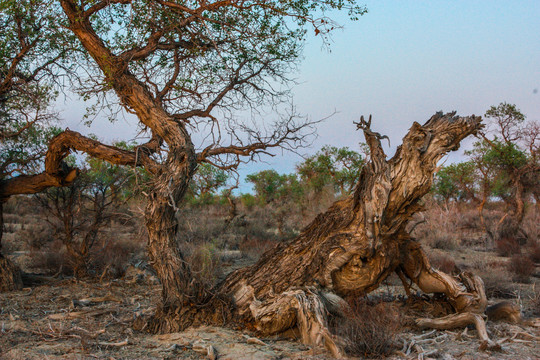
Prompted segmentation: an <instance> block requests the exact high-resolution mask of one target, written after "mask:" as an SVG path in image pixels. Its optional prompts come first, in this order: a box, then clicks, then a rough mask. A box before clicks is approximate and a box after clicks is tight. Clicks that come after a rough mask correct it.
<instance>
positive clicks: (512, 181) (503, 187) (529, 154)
mask: <svg viewBox="0 0 540 360" xmlns="http://www.w3.org/2000/svg"><path fill="white" fill-rule="evenodd" d="M485 116H486V118H488V119H491V122H490V127H489V128H488V131H487V132H482V133H480V136H481V138H482V142H481V143H479V144H477V145H476V147H477V148H478V149H482V157H481V161H479V162H478V163H479V164H482V165H483V166H484V167H489V168H490V169H494V170H496V172H497V176H496V180H495V181H494V183H493V195H496V196H498V197H500V198H501V199H502V200H504V202H505V203H506V204H507V206H508V211H507V212H506V213H505V215H504V216H503V217H502V218H501V220H500V221H499V224H498V231H497V232H498V234H499V237H508V236H510V237H516V236H517V234H518V232H519V228H520V225H521V223H522V221H523V217H524V215H525V203H526V201H527V196H528V194H531V193H533V194H537V193H538V187H539V186H540V182H539V180H538V179H539V174H540V162H539V159H538V152H539V151H538V146H539V141H538V140H539V138H540V136H539V134H540V131H539V128H540V127H539V125H538V122H537V121H530V122H529V123H525V116H524V115H523V114H522V113H521V112H520V110H519V109H517V107H516V106H515V105H512V104H508V103H501V104H499V105H498V106H496V107H495V106H492V107H491V108H490V109H489V110H487V111H486V114H485Z"/></svg>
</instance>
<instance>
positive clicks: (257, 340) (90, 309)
mask: <svg viewBox="0 0 540 360" xmlns="http://www.w3.org/2000/svg"><path fill="white" fill-rule="evenodd" d="M159 296H160V286H159V285H158V284H156V282H155V280H152V279H151V278H150V279H149V280H144V281H142V282H141V281H139V282H137V281H135V278H133V279H124V280H115V281H111V282H106V283H98V282H75V281H73V280H60V281H57V282H53V283H51V284H48V285H40V286H36V287H34V288H27V289H24V290H22V291H16V292H11V293H4V294H0V359H6V360H7V359H109V360H112V359H207V358H212V357H214V358H217V359H231V360H233V359H238V360H240V359H330V358H331V357H330V356H329V355H328V353H326V352H325V351H324V350H322V349H311V348H309V347H308V346H305V345H302V344H300V343H299V342H297V341H293V340H290V339H280V338H275V337H271V338H263V337H258V336H257V334H254V333H250V332H246V331H237V330H234V329H228V328H216V327H202V328H198V329H188V330H187V331H185V332H182V333H175V334H165V335H151V334H147V333H142V332H136V331H133V330H132V328H131V322H132V320H133V319H134V318H135V317H136V316H137V315H144V314H149V313H151V312H153V311H154V309H155V304H157V303H158V300H159ZM488 331H489V334H490V336H491V337H492V339H493V340H495V341H498V342H499V343H500V344H501V345H502V349H503V350H502V352H492V351H486V352H479V351H478V342H477V340H476V331H475V330H472V329H465V330H464V329H458V330H453V331H413V330H408V331H406V332H404V333H401V334H400V335H399V339H398V342H399V344H400V346H401V351H396V352H395V353H394V355H393V356H391V358H393V359H402V358H406V359H422V358H423V359H429V358H433V359H445V360H450V359H454V358H456V359H539V358H540V347H539V345H538V340H539V339H540V333H539V328H534V327H530V326H529V327H524V326H518V325H510V324H504V323H488ZM413 342H414V343H413ZM415 344H416V345H415ZM209 350H210V351H209Z"/></svg>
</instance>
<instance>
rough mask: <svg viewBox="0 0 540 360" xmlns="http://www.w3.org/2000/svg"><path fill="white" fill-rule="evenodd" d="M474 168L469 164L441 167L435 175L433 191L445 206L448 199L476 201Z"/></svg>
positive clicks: (461, 163)
mask: <svg viewBox="0 0 540 360" xmlns="http://www.w3.org/2000/svg"><path fill="white" fill-rule="evenodd" d="M475 180H476V179H475V168H474V164H473V163H471V162H460V163H457V164H450V165H448V166H445V167H443V168H442V169H441V170H439V171H438V172H437V174H436V175H435V181H434V182H435V184H434V186H433V189H434V191H435V194H436V195H437V196H439V197H441V198H442V199H443V200H444V201H445V203H446V204H448V202H449V201H450V199H452V198H453V199H454V200H455V201H462V200H467V199H472V200H476V191H477V189H475V185H476V184H475Z"/></svg>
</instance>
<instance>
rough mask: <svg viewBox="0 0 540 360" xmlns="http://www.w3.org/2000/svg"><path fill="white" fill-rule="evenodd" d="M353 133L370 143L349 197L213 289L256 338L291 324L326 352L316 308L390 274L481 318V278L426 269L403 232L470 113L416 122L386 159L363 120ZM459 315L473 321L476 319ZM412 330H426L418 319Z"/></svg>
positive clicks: (472, 122)
mask: <svg viewBox="0 0 540 360" xmlns="http://www.w3.org/2000/svg"><path fill="white" fill-rule="evenodd" d="M358 127H359V128H360V129H362V130H363V131H364V135H365V137H366V140H367V143H368V145H369V146H370V150H371V161H370V162H369V163H368V164H367V165H366V166H365V167H364V169H363V171H362V173H361V174H360V177H359V179H358V183H357V186H356V189H355V191H354V193H353V194H352V195H351V196H349V197H348V198H346V199H345V200H342V201H338V202H336V203H335V204H334V205H333V206H332V207H330V209H329V210H328V211H327V212H326V213H324V214H321V215H319V216H317V218H316V219H315V220H314V221H313V222H312V223H311V224H310V225H309V226H308V227H306V228H305V229H304V230H303V231H302V233H301V234H300V235H299V236H298V237H297V238H296V239H294V240H292V241H290V242H287V243H283V244H280V245H279V246H277V247H276V248H275V249H273V250H271V251H269V252H267V253H266V254H264V255H263V257H262V258H261V259H260V260H259V262H258V263H256V264H255V265H253V266H251V267H248V268H245V269H241V270H238V271H236V272H234V273H232V274H231V275H230V276H229V277H228V278H227V279H226V280H225V281H224V282H223V283H222V284H220V286H219V291H220V292H221V293H226V294H229V295H230V296H232V298H233V301H234V304H235V314H236V316H238V317H239V318H242V319H244V320H245V321H248V322H252V323H254V325H255V326H257V327H258V328H259V329H260V330H261V331H263V332H265V333H278V332H282V331H285V330H287V329H289V328H291V327H298V330H299V331H300V334H302V339H303V341H304V342H306V343H310V344H317V345H323V344H324V345H326V346H327V347H328V348H329V349H330V350H331V351H332V352H333V353H334V355H336V356H337V355H339V354H340V350H339V345H338V344H337V343H336V342H335V339H333V338H332V336H331V335H330V334H329V333H328V331H327V326H326V325H327V323H326V321H327V320H326V315H325V314H326V311H325V310H328V311H329V312H330V313H336V314H338V313H339V309H340V307H341V308H342V307H343V306H346V305H345V303H344V301H343V300H342V298H343V297H347V296H352V295H359V294H365V293H368V292H370V291H372V290H374V289H376V288H377V287H378V286H379V284H380V283H381V282H382V281H383V280H384V279H385V278H386V277H387V276H388V275H390V274H391V273H392V272H393V271H397V272H398V273H399V274H400V275H401V276H402V277H403V278H408V279H410V280H411V281H413V282H414V283H416V284H417V285H418V286H419V287H420V288H421V289H422V290H423V291H425V292H428V293H443V294H445V295H446V296H447V298H448V301H449V302H450V303H451V304H452V305H453V306H454V308H455V310H456V311H457V312H458V313H470V314H481V313H483V311H484V309H485V306H486V298H485V295H484V290H483V283H482V281H481V279H479V278H478V277H474V276H473V275H470V274H462V275H461V277H460V278H453V277H451V276H449V275H447V274H444V273H442V272H440V271H437V270H434V269H432V268H431V266H430V264H429V261H428V260H427V258H426V256H425V254H424V252H423V251H422V249H421V247H420V245H419V244H418V243H416V242H415V241H414V239H412V238H411V237H410V236H409V234H408V233H407V232H406V230H405V226H406V225H407V223H408V221H409V220H410V219H411V217H412V215H413V214H414V213H415V212H417V211H418V210H420V208H421V206H420V204H419V201H420V199H421V198H422V196H423V195H425V194H426V193H427V192H428V191H429V189H430V187H431V184H432V179H433V173H434V172H435V170H436V167H437V162H438V161H439V160H440V158H441V157H442V156H443V155H444V154H446V153H447V152H449V151H451V150H456V149H457V148H458V147H459V143H460V141H461V140H462V139H463V138H464V137H466V136H468V135H470V134H472V133H475V132H476V131H477V130H478V129H480V127H481V119H480V117H475V116H471V117H456V116H455V113H451V114H446V115H443V114H442V113H438V114H436V115H434V116H433V117H432V118H431V119H430V120H429V121H428V122H427V123H426V124H424V125H423V126H422V125H420V124H418V123H414V124H413V126H412V127H411V129H410V130H409V133H408V134H407V135H406V136H405V138H404V139H403V144H402V145H401V146H400V147H399V148H398V149H397V151H396V154H395V155H394V157H393V158H391V159H390V160H386V155H385V154H384V151H383V149H382V147H381V143H380V139H381V138H382V136H380V135H379V134H377V133H375V132H373V131H372V130H371V129H370V121H369V122H365V121H364V120H363V119H362V120H361V122H360V123H359V124H358ZM466 318H467V319H474V322H475V323H477V324H480V321H479V320H477V317H476V316H472V315H471V316H468V317H467V316H466ZM452 321H454V320H450V321H446V324H448V326H450V325H451V324H450V323H451V322H452ZM443 322H444V320H443ZM455 323H456V324H457V325H461V324H462V323H463V321H459V322H458V321H455ZM481 323H482V324H483V321H482V322H481ZM421 325H423V326H428V325H433V326H435V324H433V323H431V324H430V323H429V321H428V320H425V319H424V321H423V322H422V323H421ZM479 326H480V328H479V330H480V333H481V337H482V338H483V340H486V341H487V335H485V329H484V330H483V331H482V328H481V326H482V325H479ZM484 335H485V336H484Z"/></svg>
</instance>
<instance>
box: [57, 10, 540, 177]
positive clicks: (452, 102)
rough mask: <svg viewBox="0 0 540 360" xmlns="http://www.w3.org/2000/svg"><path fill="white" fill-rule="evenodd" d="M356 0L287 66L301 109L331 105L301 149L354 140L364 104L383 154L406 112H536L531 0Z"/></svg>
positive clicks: (121, 130) (536, 43)
mask: <svg viewBox="0 0 540 360" xmlns="http://www.w3.org/2000/svg"><path fill="white" fill-rule="evenodd" d="M360 3H365V4H366V6H367V8H368V13H367V14H366V15H364V16H362V17H361V18H360V19H359V20H358V21H356V22H350V21H348V20H347V19H346V17H345V16H342V15H337V16H336V17H335V18H336V19H337V20H338V21H339V22H340V23H341V24H343V25H344V29H343V30H337V31H335V33H334V34H333V43H332V44H331V46H330V50H331V51H330V52H328V51H327V50H324V49H322V48H321V40H320V39H319V38H318V37H317V36H314V35H312V36H310V38H309V40H308V43H307V45H306V48H305V52H304V60H303V62H302V64H301V65H300V71H299V73H297V74H292V75H291V76H292V77H295V78H296V79H297V81H298V82H299V85H297V86H295V87H294V89H293V91H294V95H295V104H296V105H297V108H298V110H299V111H300V112H301V113H304V114H306V115H308V116H309V117H310V118H311V119H314V120H315V119H320V118H323V117H326V116H327V115H329V114H331V113H333V112H334V111H337V112H338V113H337V114H336V115H334V116H333V117H331V118H330V119H328V120H326V121H325V122H324V123H322V124H320V125H319V127H318V134H319V137H318V138H317V140H316V141H315V143H314V144H313V147H312V148H310V149H306V150H305V153H306V154H310V153H314V152H316V151H317V150H318V149H320V147H322V146H323V145H325V144H330V145H334V146H348V147H350V148H352V149H355V150H357V149H358V142H359V141H362V140H363V139H362V137H361V134H360V133H359V132H357V131H355V126H354V125H353V123H352V122H353V121H356V120H358V119H359V117H360V115H362V114H364V115H369V114H372V115H373V124H372V128H373V129H374V130H376V131H378V132H380V133H383V134H387V135H389V136H390V140H391V145H392V148H391V149H389V151H388V155H389V156H391V155H392V154H393V150H394V149H395V146H397V145H399V143H400V142H401V138H402V137H403V136H404V135H405V133H406V131H407V129H408V128H409V127H410V125H411V124H412V123H413V122H414V121H418V122H421V123H422V122H424V121H426V120H427V119H428V118H429V117H430V116H431V115H433V114H434V113H435V112H436V111H439V110H442V111H444V112H447V111H453V110H456V111H457V112H458V114H459V115H471V114H475V115H483V114H484V112H485V111H486V110H487V109H488V108H489V107H490V106H491V105H498V104H499V103H500V102H503V101H506V102H509V103H514V104H516V105H517V107H518V108H519V109H521V111H522V112H523V113H524V114H525V115H526V116H527V118H529V119H533V120H540V1H539V0H534V1H480V0H476V1H475V0H469V1H436V0H431V1H427V0H426V1H398V0H396V1H382V0H378V1H365V2H360ZM535 89H536V90H535ZM60 107H61V108H62V107H63V108H64V109H65V110H66V111H65V113H64V118H66V120H67V121H66V123H67V125H68V126H69V127H70V128H71V129H77V130H79V131H81V132H83V133H89V132H93V133H96V134H98V135H99V136H100V137H102V138H105V139H106V140H110V139H117V138H129V137H130V136H131V137H132V136H133V131H130V130H129V124H128V123H126V122H125V121H123V120H121V121H119V122H118V123H117V124H116V125H115V126H114V128H112V129H111V127H110V124H107V123H105V121H96V122H95V124H94V125H93V126H92V128H90V129H88V128H85V127H84V126H83V125H82V124H80V122H79V120H78V119H80V118H81V117H80V115H81V113H82V110H80V109H78V107H77V106H72V105H70V104H63V105H61V106H60ZM68 119H69V120H68ZM132 128H133V127H132ZM128 134H129V135H128ZM470 143H471V140H469V141H466V143H465V144H464V146H463V147H462V149H460V150H459V151H458V152H457V154H454V155H452V156H451V157H450V161H453V160H455V159H458V157H459V156H460V155H461V154H462V153H463V148H465V147H467V145H469V146H470ZM299 161H301V158H299V157H298V156H297V155H293V154H284V155H283V156H281V154H280V155H279V156H276V157H274V158H271V159H268V162H267V163H266V164H254V165H250V166H249V167H244V169H242V171H241V174H242V175H245V174H248V173H253V172H256V171H259V170H262V169H266V168H275V169H276V170H278V171H279V172H291V171H293V170H294V165H295V164H296V163H298V162H299Z"/></svg>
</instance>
